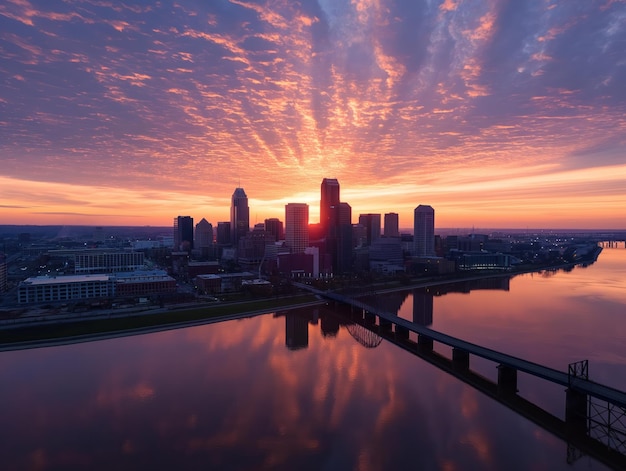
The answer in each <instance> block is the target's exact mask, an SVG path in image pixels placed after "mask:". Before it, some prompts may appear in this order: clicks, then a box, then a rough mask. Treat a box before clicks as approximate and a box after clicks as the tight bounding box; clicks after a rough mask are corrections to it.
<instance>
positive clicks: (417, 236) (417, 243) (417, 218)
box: [413, 204, 435, 257]
mask: <svg viewBox="0 0 626 471" xmlns="http://www.w3.org/2000/svg"><path fill="white" fill-rule="evenodd" d="M413 251H414V254H415V255H417V256H418V257H434V256H435V210H434V209H433V208H432V206H428V205H423V204H420V205H419V206H418V207H417V208H415V212H414V219H413Z"/></svg>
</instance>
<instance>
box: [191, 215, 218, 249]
mask: <svg viewBox="0 0 626 471" xmlns="http://www.w3.org/2000/svg"><path fill="white" fill-rule="evenodd" d="M212 245H213V225H212V224H211V223H210V222H209V221H207V220H206V219H205V218H202V220H201V221H200V222H199V223H198V224H196V236H195V244H194V246H195V247H196V248H198V249H202V248H207V247H211V246H212Z"/></svg>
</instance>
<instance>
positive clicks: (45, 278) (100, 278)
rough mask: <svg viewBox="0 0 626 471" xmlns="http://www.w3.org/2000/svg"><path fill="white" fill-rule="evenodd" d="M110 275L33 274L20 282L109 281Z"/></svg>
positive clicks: (37, 283) (39, 283)
mask: <svg viewBox="0 0 626 471" xmlns="http://www.w3.org/2000/svg"><path fill="white" fill-rule="evenodd" d="M110 279H111V275H106V274H93V275H63V276H33V277H30V278H27V279H25V280H24V281H22V282H21V283H20V284H29V285H52V284H57V283H83V282H85V281H109V280H110Z"/></svg>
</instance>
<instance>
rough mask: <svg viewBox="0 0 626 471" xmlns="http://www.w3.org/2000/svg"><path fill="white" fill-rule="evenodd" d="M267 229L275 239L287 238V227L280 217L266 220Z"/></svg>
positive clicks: (276, 240)
mask: <svg viewBox="0 0 626 471" xmlns="http://www.w3.org/2000/svg"><path fill="white" fill-rule="evenodd" d="M265 230H266V231H267V232H269V233H270V234H272V235H273V236H274V241H275V242H278V241H279V240H285V229H284V227H283V222H282V221H280V220H279V219H278V218H270V219H266V220H265Z"/></svg>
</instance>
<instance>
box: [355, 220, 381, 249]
mask: <svg viewBox="0 0 626 471" xmlns="http://www.w3.org/2000/svg"><path fill="white" fill-rule="evenodd" d="M359 224H361V225H362V226H364V227H366V228H367V245H372V242H373V241H375V240H376V239H379V238H380V214H361V215H359Z"/></svg>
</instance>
